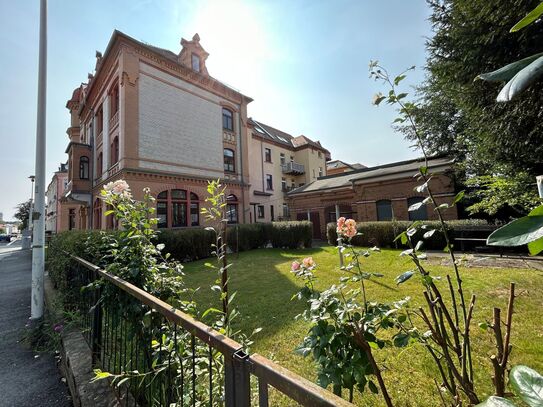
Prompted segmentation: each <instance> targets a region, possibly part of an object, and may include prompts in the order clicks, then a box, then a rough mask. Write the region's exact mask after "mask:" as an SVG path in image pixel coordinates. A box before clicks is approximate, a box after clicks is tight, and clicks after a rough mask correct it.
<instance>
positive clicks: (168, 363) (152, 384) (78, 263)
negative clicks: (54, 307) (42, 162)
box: [69, 256, 352, 407]
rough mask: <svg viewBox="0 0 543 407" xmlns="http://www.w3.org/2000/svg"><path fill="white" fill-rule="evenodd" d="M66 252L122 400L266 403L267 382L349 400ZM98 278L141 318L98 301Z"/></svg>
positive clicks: (302, 397) (288, 390) (319, 398)
mask: <svg viewBox="0 0 543 407" xmlns="http://www.w3.org/2000/svg"><path fill="white" fill-rule="evenodd" d="M71 258H72V262H71V264H70V270H69V272H70V274H71V276H72V281H73V282H74V283H76V284H77V285H79V286H80V287H81V296H80V298H79V300H78V303H77V304H76V306H77V307H78V308H79V310H80V312H81V314H82V316H83V318H82V324H83V334H84V337H85V339H86V340H87V342H88V344H89V346H90V348H91V350H92V355H93V364H94V365H95V366H96V367H101V368H102V370H104V371H107V372H110V373H112V374H117V375H122V376H121V379H119V380H118V381H120V380H122V385H121V386H119V387H118V391H119V393H120V395H121V396H122V400H123V404H124V405H139V406H169V405H171V404H175V405H177V406H226V407H234V406H235V407H245V406H251V405H257V404H258V405H259V406H260V407H267V406H268V387H269V386H272V387H274V388H275V389H277V390H278V391H279V392H281V393H282V394H283V395H285V396H287V397H288V398H289V399H290V400H292V401H295V402H297V403H299V404H301V405H303V406H311V407H313V406H315V407H317V406H329V407H332V406H340V407H341V406H352V404H351V403H349V402H347V401H346V400H344V399H342V398H340V397H338V396H336V395H334V394H332V393H331V392H329V391H327V390H325V389H323V388H321V387H319V386H318V385H316V384H314V383H312V382H310V381H309V380H306V379H304V378H302V377H301V376H299V375H297V374H295V373H293V372H291V371H289V370H287V369H285V368H283V367H281V366H279V365H277V364H276V363H274V362H272V361H270V360H268V359H266V358H264V357H262V356H260V355H258V354H252V355H247V354H246V353H245V352H244V351H243V348H242V346H241V344H239V343H238V342H236V341H234V340H232V339H230V338H228V337H226V336H224V335H222V334H220V333H219V332H217V331H215V330H214V329H212V328H211V327H209V326H207V325H205V324H203V323H201V322H199V321H197V320H195V319H194V318H193V317H191V316H190V315H188V314H186V313H184V312H182V311H180V310H178V309H175V308H174V307H172V306H171V305H170V304H168V303H166V302H164V301H162V300H160V299H158V298H156V297H154V296H152V295H150V294H149V293H147V292H146V291H144V290H142V289H140V288H138V287H136V286H134V285H132V284H130V283H128V282H126V281H125V280H123V279H121V278H119V277H116V276H114V275H112V274H110V273H107V272H105V271H104V270H102V269H100V268H99V267H97V266H95V265H93V264H91V263H89V262H87V261H86V260H84V259H81V258H79V257H76V256H71ZM98 279H104V280H105V281H106V282H107V283H111V284H112V285H113V286H110V287H108V288H113V287H115V288H114V289H116V290H117V291H118V292H117V293H115V295H116V298H118V303H119V304H121V303H122V304H124V305H125V306H126V305H127V304H128V305H129V306H134V307H137V308H138V309H140V310H141V315H142V318H141V320H137V321H134V320H130V319H129V318H127V316H126V315H123V312H122V307H118V306H116V305H115V304H102V303H101V302H100V301H99V299H100V298H101V293H100V291H99V290H98V289H89V288H88V287H89V286H92V283H93V282H95V281H96V280H98ZM143 328H145V329H143ZM254 377H256V379H257V382H258V383H256V382H252V381H251V378H254Z"/></svg>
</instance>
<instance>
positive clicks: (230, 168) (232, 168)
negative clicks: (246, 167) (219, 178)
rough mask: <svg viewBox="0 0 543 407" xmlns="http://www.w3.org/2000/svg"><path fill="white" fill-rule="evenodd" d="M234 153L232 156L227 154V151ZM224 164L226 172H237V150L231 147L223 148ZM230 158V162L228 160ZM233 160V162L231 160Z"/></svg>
mask: <svg viewBox="0 0 543 407" xmlns="http://www.w3.org/2000/svg"><path fill="white" fill-rule="evenodd" d="M227 151H228V152H229V153H232V156H229V155H227V153H226V152H227ZM222 155H223V164H224V172H230V173H235V172H236V152H235V151H234V150H232V149H231V148H223V153H222ZM227 159H228V162H227ZM230 160H231V162H230Z"/></svg>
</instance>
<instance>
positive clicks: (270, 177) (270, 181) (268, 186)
mask: <svg viewBox="0 0 543 407" xmlns="http://www.w3.org/2000/svg"><path fill="white" fill-rule="evenodd" d="M266 191H273V175H272V174H266Z"/></svg>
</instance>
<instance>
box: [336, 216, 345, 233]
mask: <svg viewBox="0 0 543 407" xmlns="http://www.w3.org/2000/svg"><path fill="white" fill-rule="evenodd" d="M344 225H345V218H344V217H343V216H342V217H341V218H339V219H338V220H337V231H338V232H339V231H341V230H342V229H343V226H344Z"/></svg>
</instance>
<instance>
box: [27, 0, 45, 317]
mask: <svg viewBox="0 0 543 407" xmlns="http://www.w3.org/2000/svg"><path fill="white" fill-rule="evenodd" d="M39 44H40V51H39V66H38V114H37V124H36V172H35V174H36V187H35V190H34V211H33V213H32V214H31V219H34V218H35V219H36V220H35V223H34V228H33V242H34V243H33V245H32V297H31V303H30V319H31V320H33V321H37V320H40V319H41V318H42V317H43V305H44V303H43V275H44V266H45V264H44V260H45V250H44V245H45V136H46V131H45V123H46V120H45V113H46V93H47V0H41V1H40V41H39Z"/></svg>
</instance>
